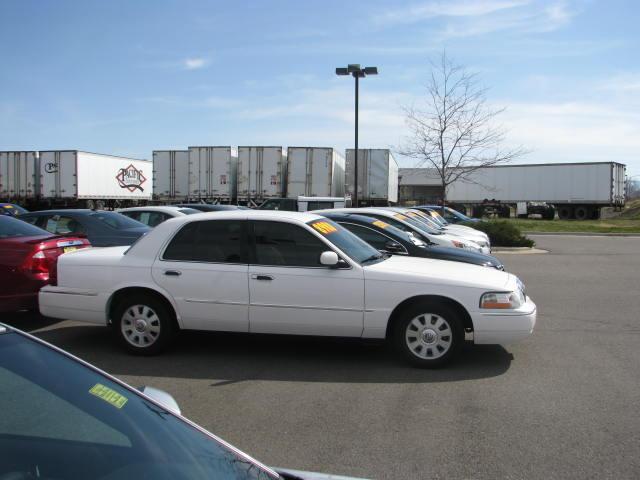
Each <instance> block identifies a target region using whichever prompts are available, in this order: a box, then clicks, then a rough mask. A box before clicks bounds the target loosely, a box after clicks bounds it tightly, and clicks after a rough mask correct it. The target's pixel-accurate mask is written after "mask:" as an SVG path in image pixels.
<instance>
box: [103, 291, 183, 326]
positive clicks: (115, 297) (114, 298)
mask: <svg viewBox="0 0 640 480" xmlns="http://www.w3.org/2000/svg"><path fill="white" fill-rule="evenodd" d="M140 294H145V295H153V296H154V297H156V298H157V299H159V300H160V301H162V302H163V303H164V304H165V306H166V307H167V308H168V309H169V311H170V312H171V313H172V314H173V319H174V320H175V323H176V325H177V327H178V328H182V325H181V323H180V317H179V316H178V311H177V309H176V307H175V305H174V304H173V302H172V301H171V300H170V299H169V297H168V296H167V295H166V294H164V293H162V292H160V291H158V290H155V289H153V288H150V287H139V286H135V287H132V286H130V287H122V288H119V289H118V290H116V291H114V292H113V293H112V294H111V296H110V297H109V300H108V301H107V305H106V312H105V313H106V316H107V323H109V322H110V321H111V317H112V314H113V309H114V308H115V306H116V305H117V304H118V301H119V300H120V299H122V298H125V297H128V296H133V295H140Z"/></svg>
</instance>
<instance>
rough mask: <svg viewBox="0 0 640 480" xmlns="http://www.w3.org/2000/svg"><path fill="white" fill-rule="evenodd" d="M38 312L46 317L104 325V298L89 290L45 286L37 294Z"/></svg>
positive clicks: (105, 317) (105, 316)
mask: <svg viewBox="0 0 640 480" xmlns="http://www.w3.org/2000/svg"><path fill="white" fill-rule="evenodd" d="M38 303H39V308H40V313H41V314H42V315H44V316H46V317H53V318H62V319H65V320H77V321H79V322H87V323H97V324H99V325H105V324H106V322H107V315H106V300H105V298H104V296H103V295H100V294H99V293H98V292H94V291H91V290H82V289H77V288H73V289H72V288H65V287H54V286H50V285H48V286H46V287H43V288H42V289H41V290H40V293H39V294H38Z"/></svg>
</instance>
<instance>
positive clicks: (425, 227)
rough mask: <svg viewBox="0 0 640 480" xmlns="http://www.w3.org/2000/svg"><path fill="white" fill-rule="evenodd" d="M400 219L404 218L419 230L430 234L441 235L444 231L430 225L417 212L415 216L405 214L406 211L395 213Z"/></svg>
mask: <svg viewBox="0 0 640 480" xmlns="http://www.w3.org/2000/svg"><path fill="white" fill-rule="evenodd" d="M393 216H394V217H395V218H397V219H398V220H402V221H403V222H406V223H408V224H409V225H411V226H413V227H416V228H417V229H418V230H420V231H422V232H426V233H428V234H430V235H441V234H442V232H441V231H439V230H436V229H435V228H433V227H431V226H429V224H428V223H427V222H425V221H423V220H422V219H421V217H420V216H419V215H417V214H414V216H413V217H411V216H409V215H405V214H404V213H395V214H394V215H393Z"/></svg>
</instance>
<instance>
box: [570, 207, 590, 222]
mask: <svg viewBox="0 0 640 480" xmlns="http://www.w3.org/2000/svg"><path fill="white" fill-rule="evenodd" d="M574 215H575V217H576V220H586V219H588V218H589V217H590V216H591V212H590V211H589V207H582V206H580V207H576V209H575V210H574Z"/></svg>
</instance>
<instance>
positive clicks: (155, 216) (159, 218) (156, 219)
mask: <svg viewBox="0 0 640 480" xmlns="http://www.w3.org/2000/svg"><path fill="white" fill-rule="evenodd" d="M136 213H138V217H137V218H135V217H132V218H133V219H134V220H137V221H139V222H142V223H144V224H145V225H148V226H150V227H156V226H158V225H160V224H161V223H162V222H164V221H165V220H168V219H169V215H166V214H164V213H162V212H136Z"/></svg>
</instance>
